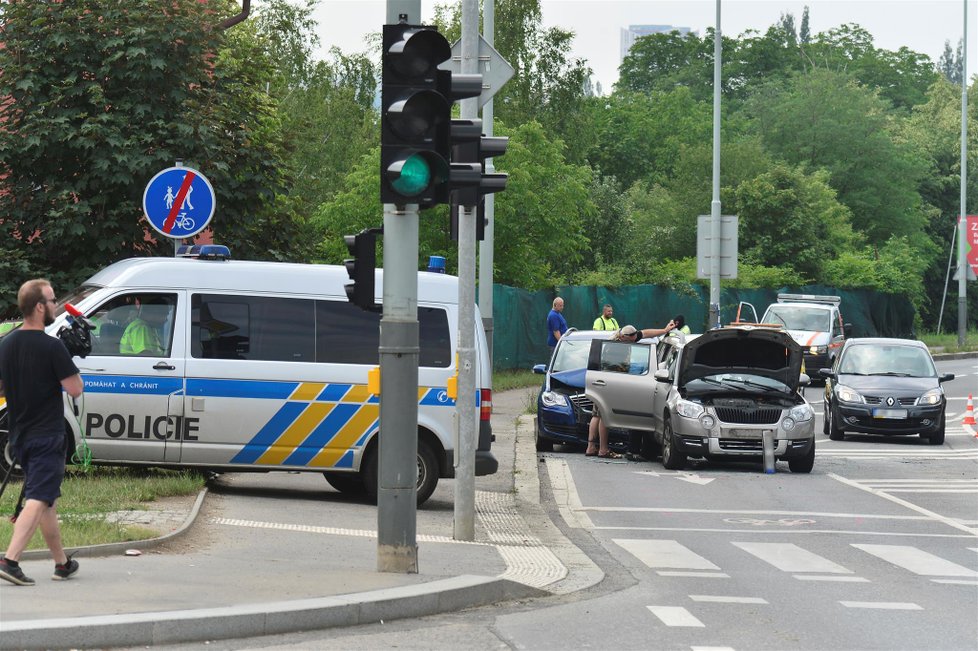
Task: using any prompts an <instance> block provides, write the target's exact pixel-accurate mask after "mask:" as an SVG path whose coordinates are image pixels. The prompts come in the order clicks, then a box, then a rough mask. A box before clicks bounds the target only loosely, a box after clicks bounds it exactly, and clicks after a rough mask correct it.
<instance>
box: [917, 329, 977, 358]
mask: <svg viewBox="0 0 978 651" xmlns="http://www.w3.org/2000/svg"><path fill="white" fill-rule="evenodd" d="M917 338H918V339H920V340H921V341H922V342H924V343H925V344H927V347H928V348H930V349H931V350H934V352H938V351H937V350H935V349H940V348H943V349H944V350H941V351H939V352H944V353H964V352H974V351H978V330H968V331H967V332H966V333H965V336H964V345H963V346H959V345H958V333H957V332H953V333H940V334H938V333H934V332H923V333H920V334H918V335H917Z"/></svg>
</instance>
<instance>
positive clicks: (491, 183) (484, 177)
mask: <svg viewBox="0 0 978 651" xmlns="http://www.w3.org/2000/svg"><path fill="white" fill-rule="evenodd" d="M451 136H452V162H451V167H450V173H449V185H450V186H451V204H452V210H451V220H452V221H451V236H452V239H453V240H458V207H459V206H476V207H477V211H476V239H477V240H483V239H485V232H486V202H485V195H487V194H490V193H493V192H501V191H502V190H505V189H506V181H507V179H508V178H509V175H508V174H502V173H498V174H497V173H493V174H486V159H487V158H495V157H496V156H502V155H503V154H505V153H506V148H507V146H508V144H509V138H494V137H487V136H484V135H482V120H452V124H451Z"/></svg>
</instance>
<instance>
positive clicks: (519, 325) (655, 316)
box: [493, 285, 914, 369]
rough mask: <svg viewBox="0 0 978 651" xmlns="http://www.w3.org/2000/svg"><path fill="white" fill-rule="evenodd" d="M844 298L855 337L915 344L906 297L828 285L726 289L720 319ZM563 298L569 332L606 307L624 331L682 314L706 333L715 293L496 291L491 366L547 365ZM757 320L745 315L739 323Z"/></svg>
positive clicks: (701, 289) (645, 288)
mask: <svg viewBox="0 0 978 651" xmlns="http://www.w3.org/2000/svg"><path fill="white" fill-rule="evenodd" d="M780 292H790V293H794V294H817V295H830V296H839V297H840V298H841V299H842V303H841V306H840V309H841V311H842V318H843V319H844V320H845V322H846V323H851V324H852V326H853V332H852V335H853V336H854V337H913V336H914V333H913V320H914V309H913V305H912V304H911V303H910V300H909V299H907V297H905V296H901V295H895V294H883V293H880V292H875V291H870V290H858V289H857V290H852V289H847V290H842V289H836V288H834V287H825V286H822V285H806V286H804V287H782V288H779V289H721V292H720V320H721V322H722V323H730V322H731V321H733V320H734V319H735V318H736V315H737V306H738V304H739V303H740V301H747V302H749V303H751V304H753V305H754V307H755V308H756V309H757V316H758V318H760V317H761V316H763V314H764V310H766V309H767V306H768V305H770V304H771V303H774V302H775V301H777V296H778V293H780ZM558 295H559V296H561V297H562V298H563V299H564V318H565V319H567V323H568V325H570V326H571V327H574V328H577V329H579V330H588V329H590V328H591V324H592V323H594V319H595V318H597V316H598V315H599V314H600V313H601V308H602V306H603V305H604V304H605V303H609V304H610V305H611V306H612V307H614V310H615V319H616V320H617V321H618V323H619V324H620V325H625V324H628V323H630V324H632V325H634V326H635V327H637V328H661V327H663V326H665V325H666V323H668V322H669V320H670V319H671V318H672V317H674V316H676V315H677V314H682V315H684V316H685V317H686V323H687V324H688V325H689V327H690V329H691V330H692V331H693V332H703V331H704V330H705V329H706V327H707V318H708V314H709V297H710V290H709V288H708V287H706V286H704V285H694V286H692V287H690V288H689V289H688V290H687V291H678V290H674V289H669V288H666V287H659V286H657V285H629V286H625V287H614V288H612V287H598V286H575V287H562V288H560V290H559V291H554V290H541V291H536V292H530V291H527V290H523V289H518V288H515V287H507V286H505V285H494V286H493V312H494V314H493V365H494V367H495V368H496V369H514V368H530V367H532V366H533V365H534V364H541V363H544V362H546V361H547V360H548V359H549V356H550V351H549V349H548V348H547V326H546V323H547V313H549V312H550V308H551V305H552V304H553V299H554V297H555V296H558ZM748 316H750V317H752V316H753V315H749V313H748V314H747V315H742V316H741V318H742V319H744V320H748V319H747V317H748Z"/></svg>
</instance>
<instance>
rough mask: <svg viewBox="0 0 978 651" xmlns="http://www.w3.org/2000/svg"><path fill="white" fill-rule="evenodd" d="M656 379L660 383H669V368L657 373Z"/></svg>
mask: <svg viewBox="0 0 978 651" xmlns="http://www.w3.org/2000/svg"><path fill="white" fill-rule="evenodd" d="M655 379H656V380H657V381H659V382H668V381H669V369H667V368H660V369H659V370H658V371H656V372H655Z"/></svg>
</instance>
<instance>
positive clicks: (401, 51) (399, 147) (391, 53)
mask: <svg viewBox="0 0 978 651" xmlns="http://www.w3.org/2000/svg"><path fill="white" fill-rule="evenodd" d="M451 55H452V52H451V47H450V46H449V44H448V40H447V39H446V38H445V37H444V36H442V35H441V34H439V33H438V32H437V31H436V30H435V29H433V28H431V27H424V26H421V25H408V24H406V23H398V24H396V25H384V33H383V53H382V61H381V65H382V71H381V125H380V144H381V147H380V200H381V202H382V203H392V204H396V205H404V204H408V203H416V204H418V205H419V207H420V208H422V209H423V208H430V207H431V206H434V205H437V204H440V203H447V202H448V190H449V188H448V181H449V161H450V158H451V139H450V136H451V133H450V131H451V117H452V104H453V103H454V102H455V101H456V100H459V99H464V98H466V97H476V96H478V95H479V94H480V93H481V92H482V75H460V74H454V73H452V72H450V71H447V70H439V69H438V65H439V64H440V63H442V62H444V61H447V60H448V59H449V58H451Z"/></svg>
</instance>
